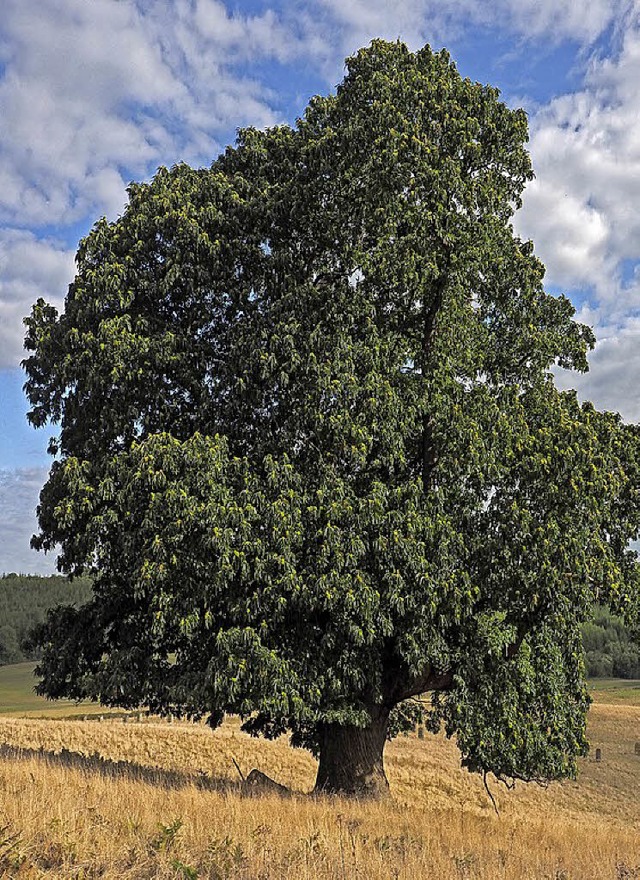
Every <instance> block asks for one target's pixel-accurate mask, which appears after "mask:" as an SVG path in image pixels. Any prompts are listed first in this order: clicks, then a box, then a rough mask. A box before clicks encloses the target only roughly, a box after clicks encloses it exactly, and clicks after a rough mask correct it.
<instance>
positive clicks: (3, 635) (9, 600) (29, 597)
mask: <svg viewBox="0 0 640 880" xmlns="http://www.w3.org/2000/svg"><path fill="white" fill-rule="evenodd" d="M90 596H91V581H90V580H89V579H88V578H77V579H76V580H74V581H72V582H69V580H68V579H67V578H64V577H36V576H35V575H18V574H6V575H4V576H3V577H0V665H3V664H5V663H20V662H21V661H22V660H31V659H33V658H34V656H36V654H35V653H34V651H29V650H25V647H24V645H23V642H24V640H25V638H26V637H27V635H28V633H29V631H30V630H31V629H32V628H33V627H35V626H36V624H40V623H42V622H43V620H44V619H45V616H46V613H47V611H48V610H49V609H51V608H54V607H55V606H56V605H73V606H75V607H76V608H77V607H79V606H80V605H82V604H83V603H84V602H86V601H88V599H89V597H90Z"/></svg>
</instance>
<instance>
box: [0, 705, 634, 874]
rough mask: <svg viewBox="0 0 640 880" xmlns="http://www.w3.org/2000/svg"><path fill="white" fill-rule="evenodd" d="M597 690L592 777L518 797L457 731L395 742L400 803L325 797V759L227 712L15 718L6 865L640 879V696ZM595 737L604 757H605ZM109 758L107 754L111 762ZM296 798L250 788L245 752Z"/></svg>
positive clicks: (7, 785)
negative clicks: (467, 757) (477, 764)
mask: <svg viewBox="0 0 640 880" xmlns="http://www.w3.org/2000/svg"><path fill="white" fill-rule="evenodd" d="M625 693H626V696H627V701H626V703H625V704H622V703H621V704H618V705H613V704H610V703H605V702H602V700H604V699H607V693H606V692H603V693H601V694H598V695H597V702H596V704H595V705H594V707H593V709H592V711H591V713H590V719H589V730H590V738H591V742H592V747H593V754H592V755H591V756H590V757H589V758H587V759H585V760H583V761H582V762H581V768H580V777H579V779H578V781H577V782H565V783H562V784H553V785H550V786H549V787H548V788H541V787H539V786H535V785H531V786H525V785H518V786H517V787H516V789H515V790H514V791H511V792H510V791H507V790H505V789H504V787H502V786H499V785H498V784H497V783H496V782H495V781H493V780H491V779H490V780H489V785H490V787H491V789H492V791H493V793H494V796H495V799H496V802H497V804H498V808H499V811H500V812H499V815H497V814H496V813H495V811H494V809H493V806H492V804H491V801H490V800H489V798H488V796H487V794H486V792H485V790H484V788H483V784H482V780H481V778H479V777H478V776H475V775H470V774H469V773H467V772H466V771H464V770H462V769H461V768H460V762H459V756H458V752H457V750H456V748H455V745H454V744H453V743H451V742H449V741H447V740H446V739H445V738H444V737H442V736H437V737H431V736H428V737H426V738H425V739H424V740H422V739H419V738H418V737H417V736H415V735H410V736H408V737H400V738H399V739H398V740H396V741H394V742H393V743H391V744H390V745H389V747H388V756H387V767H388V773H389V779H390V783H391V788H392V793H393V799H392V800H391V801H390V802H387V803H361V802H357V801H348V800H340V799H335V798H312V797H309V796H307V795H306V794H305V792H308V791H309V790H310V789H311V787H312V785H313V779H314V773H315V766H316V765H315V762H314V761H313V759H312V758H311V756H310V755H309V754H308V753H306V752H302V751H299V750H292V749H291V748H289V747H288V745H287V743H286V741H285V740H284V739H281V740H278V741H276V742H265V741H264V740H255V739H251V738H250V737H248V736H247V735H245V734H242V733H241V732H240V731H239V727H238V722H237V721H236V720H235V719H230V720H228V721H226V722H225V723H224V725H223V726H222V728H221V729H220V730H217V731H215V732H213V733H212V732H211V731H209V730H208V729H206V728H205V727H203V726H200V725H192V724H176V723H173V724H167V723H159V722H148V721H146V722H142V723H135V722H134V723H128V724H123V723H122V722H116V721H107V720H105V721H103V722H98V721H97V720H93V721H82V720H78V721H59V720H42V719H17V718H7V717H5V718H2V719H0V743H2V744H3V745H2V746H0V749H1V751H2V757H3V760H2V762H1V763H0V788H1V790H2V791H4V792H5V793H6V794H7V797H6V798H5V799H4V803H3V807H2V817H1V821H0V826H3V828H4V834H3V838H2V842H0V873H1V872H2V871H3V870H4V871H5V875H4V876H8V877H11V876H20V877H27V878H32V877H33V878H35V877H41V876H45V875H46V876H47V877H52V878H69V877H76V878H79V877H84V878H87V877H101V878H104V880H112V878H116V877H118V878H136V880H138V878H140V880H142V878H151V877H153V878H188V880H197V878H216V880H223V878H244V880H249V878H251V880H256V878H260V880H276V878H278V880H280V878H289V880H299V878H308V880H311V878H313V880H315V878H318V880H346V878H367V880H383V878H384V880H388V878H395V880H414V878H418V877H420V878H430V877H434V878H435V877H437V878H438V880H467V878H469V880H470V878H477V880H500V878H502V880H516V878H517V880H520V878H529V880H543V878H544V880H609V878H611V880H621V878H637V877H638V876H640V852H639V850H638V845H637V842H638V839H639V837H638V835H639V832H640V756H638V755H636V754H635V739H636V737H638V735H639V731H638V721H637V718H638V712H639V711H640V710H639V706H638V702H639V697H640V691H638V689H637V688H628V689H626V690H625ZM595 748H599V749H601V754H602V760H601V761H600V762H596V760H595ZM104 759H107V760H104ZM234 760H235V761H237V763H238V766H239V767H240V769H241V770H242V771H244V773H245V774H246V773H247V772H248V770H249V769H250V768H252V767H258V768H259V769H261V770H263V771H264V772H265V773H267V774H269V775H270V776H272V777H274V778H276V779H278V780H279V781H280V782H282V783H284V784H285V785H287V786H289V787H290V788H291V789H292V795H291V796H290V797H286V798H281V797H277V796H274V795H271V794H270V795H264V796H259V797H256V796H253V797H249V796H247V794H246V793H243V791H242V785H241V782H240V778H239V775H238V772H237V770H236V769H235V767H234V764H233V762H234Z"/></svg>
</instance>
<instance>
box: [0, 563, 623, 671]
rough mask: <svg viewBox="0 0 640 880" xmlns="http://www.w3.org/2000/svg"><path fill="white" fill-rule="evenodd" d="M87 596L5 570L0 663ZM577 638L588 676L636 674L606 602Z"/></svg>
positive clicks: (78, 588)
mask: <svg viewBox="0 0 640 880" xmlns="http://www.w3.org/2000/svg"><path fill="white" fill-rule="evenodd" d="M90 596H91V581H90V579H89V578H78V579H76V580H74V581H71V582H69V581H68V580H67V579H66V578H65V577H58V576H55V575H54V576H52V577H37V576H35V575H23V574H6V575H4V576H2V577H0V666H4V665H6V664H8V663H20V662H21V661H23V660H33V659H35V658H34V657H33V655H29V654H27V653H25V651H24V650H23V648H22V642H23V640H24V638H25V636H26V635H27V633H28V632H29V630H30V629H31V627H33V626H34V625H35V624H36V623H40V622H41V621H42V620H43V619H44V616H45V614H46V612H47V609H49V608H53V607H54V606H55V605H59V604H64V605H76V606H78V605H82V604H83V602H86V601H87V600H88V599H89V597H90ZM582 639H583V645H584V651H585V657H586V662H587V675H588V676H589V678H640V644H638V641H637V640H634V638H633V637H632V634H631V633H630V631H629V629H628V628H627V627H626V626H625V625H624V623H623V621H622V620H621V619H620V618H619V617H616V616H615V615H613V614H611V612H610V611H608V610H607V609H606V608H599V609H598V610H597V611H596V614H595V617H594V619H593V621H591V622H590V623H585V624H584V626H583V629H582Z"/></svg>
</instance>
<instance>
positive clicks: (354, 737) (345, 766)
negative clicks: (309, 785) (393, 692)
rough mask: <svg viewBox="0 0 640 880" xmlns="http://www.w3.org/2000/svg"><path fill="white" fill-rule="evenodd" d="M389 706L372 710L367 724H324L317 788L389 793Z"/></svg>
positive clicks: (349, 792) (375, 794)
mask: <svg viewBox="0 0 640 880" xmlns="http://www.w3.org/2000/svg"><path fill="white" fill-rule="evenodd" d="M388 726H389V710H388V709H383V708H377V709H375V710H374V711H372V712H371V724H370V725H369V726H368V727H348V726H340V725H337V724H325V725H323V727H322V729H321V731H320V762H319V765H318V776H317V778H316V786H315V791H316V792H317V793H320V794H343V795H350V796H352V797H362V798H385V797H388V796H389V782H388V780H387V776H386V773H385V770H384V759H383V752H384V746H385V742H386V738H387V730H388Z"/></svg>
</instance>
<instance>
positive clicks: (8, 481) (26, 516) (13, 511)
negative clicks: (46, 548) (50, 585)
mask: <svg viewBox="0 0 640 880" xmlns="http://www.w3.org/2000/svg"><path fill="white" fill-rule="evenodd" d="M47 473H48V471H47V469H46V468H18V469H16V470H9V469H7V468H0V572H4V573H8V572H10V571H15V572H23V573H25V574H44V575H48V574H53V573H54V572H55V571H56V567H55V557H53V556H51V555H47V556H45V555H44V553H36V552H35V551H34V550H31V549H30V546H29V543H30V540H31V535H33V534H34V532H36V531H37V523H36V517H35V509H36V506H37V504H38V498H39V495H40V490H41V488H42V486H43V484H44V482H45V480H46V478H47Z"/></svg>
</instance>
